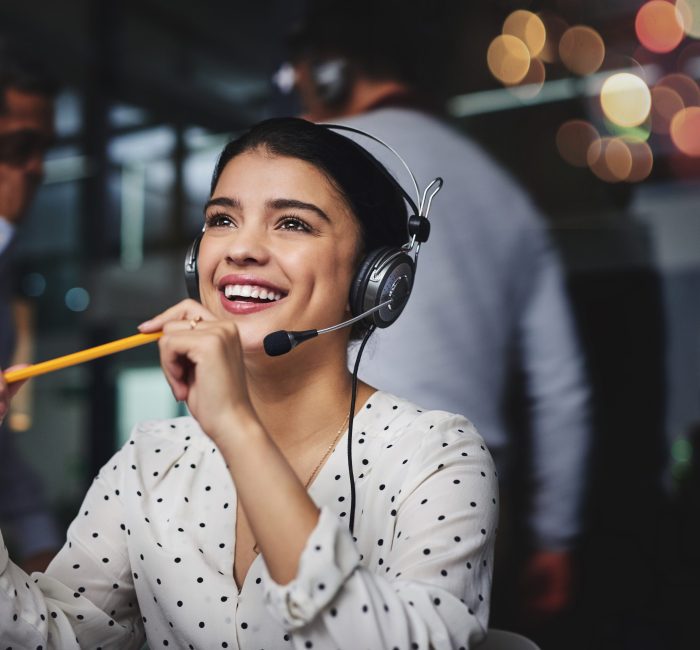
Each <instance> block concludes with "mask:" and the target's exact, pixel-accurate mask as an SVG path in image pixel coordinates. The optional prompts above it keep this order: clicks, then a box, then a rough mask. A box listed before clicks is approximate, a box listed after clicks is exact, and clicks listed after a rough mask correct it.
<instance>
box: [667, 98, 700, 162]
mask: <svg viewBox="0 0 700 650" xmlns="http://www.w3.org/2000/svg"><path fill="white" fill-rule="evenodd" d="M671 140H673V144H675V145H676V147H677V148H678V149H679V151H681V152H682V153H684V154H685V155H686V156H692V157H699V156H700V107H698V106H690V107H689V108H684V109H683V110H681V111H679V112H678V113H676V115H675V116H674V117H673V120H672V121H671Z"/></svg>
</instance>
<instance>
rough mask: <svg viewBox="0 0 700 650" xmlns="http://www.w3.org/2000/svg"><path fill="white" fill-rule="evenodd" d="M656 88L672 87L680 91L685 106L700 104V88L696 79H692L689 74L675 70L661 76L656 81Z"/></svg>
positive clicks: (677, 91)
mask: <svg viewBox="0 0 700 650" xmlns="http://www.w3.org/2000/svg"><path fill="white" fill-rule="evenodd" d="M655 87H656V88H661V87H665V88H670V89H671V90H674V91H675V92H676V93H678V96H679V97H680V98H681V99H682V100H683V106H684V107H685V108H688V107H689V106H700V88H699V87H698V84H697V83H696V82H695V80H694V79H691V78H690V77H689V76H688V75H687V74H682V73H680V72H673V73H671V74H667V75H666V76H665V77H661V79H659V80H658V81H657V82H656V86H655Z"/></svg>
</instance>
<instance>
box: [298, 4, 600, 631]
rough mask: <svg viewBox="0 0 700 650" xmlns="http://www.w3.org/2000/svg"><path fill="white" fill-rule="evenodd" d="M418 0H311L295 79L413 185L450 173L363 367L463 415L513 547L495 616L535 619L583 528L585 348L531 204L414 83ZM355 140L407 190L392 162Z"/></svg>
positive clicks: (323, 110) (557, 595)
mask: <svg viewBox="0 0 700 650" xmlns="http://www.w3.org/2000/svg"><path fill="white" fill-rule="evenodd" d="M447 4H449V3H447ZM414 5H415V3H408V4H407V3H405V2H404V3H398V2H394V1H393V0H381V1H379V2H359V3H358V2H352V3H348V2H339V1H336V2H323V3H316V4H313V3H312V4H311V6H310V8H309V10H308V12H307V15H306V18H305V19H304V21H303V22H302V23H301V25H300V26H299V27H298V29H297V30H296V31H295V33H294V35H293V37H292V39H291V54H292V65H293V70H294V79H295V84H296V90H297V92H298V94H299V96H300V99H301V101H302V104H303V108H304V110H305V115H304V116H305V117H307V118H308V119H311V120H314V121H330V122H341V123H342V124H346V125H351V126H353V127H355V128H359V129H362V130H365V131H368V132H369V133H371V134H373V135H375V136H378V137H379V138H382V139H384V140H385V141H386V142H388V143H390V144H391V145H392V146H393V147H395V148H396V149H397V151H398V152H399V153H400V154H401V155H402V156H403V157H404V158H405V160H406V161H407V163H408V165H409V167H410V168H411V170H412V171H413V173H414V174H415V175H416V177H417V179H418V183H419V185H420V186H421V188H425V187H426V186H427V184H428V183H429V182H430V181H431V180H432V179H433V178H434V177H435V176H436V175H440V176H442V177H443V178H444V180H445V185H444V189H443V190H442V191H441V193H440V194H439V195H438V196H437V198H436V199H435V202H434V206H433V209H432V212H431V222H432V224H433V227H432V233H431V237H430V240H429V242H428V243H427V244H426V245H425V246H424V247H423V248H422V249H421V254H420V263H419V269H418V271H417V274H416V283H415V286H414V289H413V293H412V297H411V300H410V301H409V303H408V306H407V307H406V310H405V313H404V314H403V315H402V317H401V318H400V319H399V320H398V321H397V322H396V324H395V325H392V327H391V328H389V329H387V330H378V331H377V332H376V333H375V335H374V337H375V338H376V341H375V342H374V349H373V350H370V351H369V354H367V355H366V356H365V359H364V360H363V364H362V366H361V368H360V375H361V377H362V378H363V379H364V380H365V381H368V382H369V383H370V384H373V385H377V386H381V387H382V388H383V389H385V390H389V391H391V392H394V393H396V394H399V395H407V396H408V397H409V398H410V399H412V400H415V401H416V402H417V403H421V404H424V405H425V406H426V407H428V408H443V409H445V410H449V411H453V412H459V413H463V414H465V415H466V416H467V417H469V418H470V419H471V420H472V421H473V422H474V424H475V425H476V427H477V429H478V430H479V431H480V433H481V435H482V436H483V437H484V439H485V440H486V442H487V444H488V446H489V448H490V450H491V453H492V454H493V456H494V459H495V461H496V464H497V466H498V469H499V475H500V480H501V493H502V504H501V505H502V515H503V516H502V524H501V535H500V538H501V540H500V543H501V551H503V548H504V547H507V548H508V551H507V552H505V553H504V552H502V553H501V557H502V558H506V557H507V558H509V559H510V561H513V559H514V558H515V559H517V558H521V561H520V562H519V563H517V566H518V568H517V569H513V570H512V571H509V570H508V569H507V567H506V566H505V565H506V563H505V562H504V563H503V565H502V566H500V567H499V565H498V563H497V565H496V588H495V592H494V614H495V620H494V623H495V624H497V625H501V626H502V625H508V626H513V621H514V620H515V618H514V617H515V616H517V615H520V616H525V617H526V618H527V620H529V621H533V620H543V621H545V622H546V621H547V620H551V619H552V617H556V616H557V615H559V614H562V613H563V612H565V611H566V609H567V608H568V607H569V606H570V604H571V598H572V593H573V585H572V580H573V576H572V573H573V567H572V550H573V548H574V546H575V542H576V540H577V538H578V537H579V536H580V534H581V531H582V521H581V510H582V508H581V506H582V495H583V491H584V467H585V460H586V454H587V449H588V439H589V432H588V415H587V401H588V389H587V385H586V380H585V373H584V368H583V361H582V358H581V354H580V351H579V345H578V342H577V338H576V334H575V330H574V324H573V322H572V317H571V315H570V311H569V307H568V304H567V299H566V296H565V290H564V286H563V278H562V271H561V268H560V265H559V261H558V258H557V255H556V253H555V251H554V250H553V248H552V244H551V242H550V239H549V237H548V234H547V232H546V229H545V226H544V224H543V222H542V220H541V218H540V215H539V214H538V213H537V210H536V208H535V207H534V206H533V205H532V204H531V202H530V201H529V199H528V197H527V196H526V195H525V194H524V193H523V191H522V190H521V189H520V188H519V187H518V186H517V185H516V183H515V182H514V181H513V180H512V179H511V178H510V177H509V176H508V175H507V174H506V173H505V172H504V171H503V170H502V169H501V168H499V167H498V166H497V165H496V164H495V163H494V161H492V160H491V159H490V157H489V156H488V155H486V154H485V153H484V152H483V151H482V150H481V149H480V148H479V147H478V146H477V145H476V144H475V143H474V142H472V141H470V140H468V139H467V138H465V137H464V136H463V135H461V134H459V133H458V132H456V131H455V130H453V129H451V128H450V127H448V126H447V125H446V124H445V123H444V122H443V121H442V120H441V119H440V118H439V117H438V116H437V114H436V111H434V109H433V107H434V105H435V103H436V102H435V101H431V100H433V99H434V96H431V95H429V94H427V93H426V91H425V90H424V88H425V85H423V84H421V79H428V78H429V77H430V74H431V71H430V70H426V66H429V65H431V58H430V56H429V55H428V49H429V44H428V42H427V41H426V38H424V36H425V28H426V24H428V22H429V18H430V17H429V16H428V13H429V9H430V8H429V7H426V6H425V5H422V6H421V7H420V8H418V7H417V6H414ZM438 5H442V6H443V7H444V6H446V3H438ZM411 7H414V9H415V11H413V12H412V11H411ZM433 9H434V8H433ZM442 18H446V19H447V20H449V18H450V17H449V15H447V16H443V17H442ZM421 30H422V34H421ZM430 36H431V38H432V40H433V42H435V39H438V40H439V39H441V38H443V37H444V35H443V34H440V33H433V34H432V35H430ZM440 65H442V66H449V60H444V61H442V62H441V63H440ZM433 68H434V71H435V66H433ZM356 139H357V140H358V142H359V143H360V144H361V145H362V146H364V147H366V148H367V149H369V150H370V151H371V152H372V153H373V154H374V155H375V156H376V157H378V158H379V159H380V160H382V162H384V164H386V165H387V166H388V167H389V168H390V169H392V170H393V171H394V174H395V176H396V178H397V179H398V180H399V181H400V182H401V183H402V184H403V185H404V187H406V188H408V187H409V184H408V182H407V177H406V172H405V170H403V169H401V168H400V165H397V162H396V160H394V159H393V158H392V157H391V156H390V155H387V153H386V152H385V151H383V149H382V148H381V147H374V146H372V143H370V144H368V143H367V141H366V139H364V138H361V137H358V138H356ZM416 370H417V372H416ZM516 373H517V375H518V376H521V377H522V378H523V382H522V384H523V386H524V390H523V394H524V395H525V398H526V399H525V404H526V408H525V413H526V418H525V422H524V423H522V424H524V426H513V423H512V422H511V420H512V418H511V413H510V412H509V410H508V409H507V408H506V405H507V404H508V401H509V400H508V395H509V391H510V390H511V388H512V386H513V378H514V376H516ZM523 449H527V450H528V456H529V462H528V463H527V465H526V467H525V470H524V472H523V464H524V461H523V454H521V453H520V452H521V450H523ZM515 470H519V471H520V472H521V473H523V475H524V476H525V479H526V485H527V486H528V487H529V488H530V493H529V498H528V499H527V500H522V499H515V498H513V495H512V494H511V492H512V491H513V490H512V484H513V481H512V477H513V476H514V471H515ZM521 508H523V509H524V510H525V515H524V517H523V518H524V521H525V528H526V530H527V534H528V535H527V541H524V540H521V539H515V537H516V536H517V534H516V532H515V531H516V530H517V526H516V525H514V524H513V523H512V522H513V521H517V520H518V517H517V516H515V515H516V514H517V515H520V514H521V512H520V510H521ZM516 509H517V510H518V512H517V513H516V512H514V511H515V510H516ZM497 557H498V554H497ZM499 576H500V577H499ZM499 580H500V583H499ZM512 597H515V602H511V600H512ZM499 603H500V605H499ZM509 608H514V611H516V612H517V614H515V613H514V611H510V609H509Z"/></svg>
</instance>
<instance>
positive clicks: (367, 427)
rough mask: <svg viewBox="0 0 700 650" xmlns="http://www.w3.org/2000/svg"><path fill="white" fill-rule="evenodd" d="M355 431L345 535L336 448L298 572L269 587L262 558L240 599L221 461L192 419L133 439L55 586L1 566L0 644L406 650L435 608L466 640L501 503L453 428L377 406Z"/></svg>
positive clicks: (341, 464) (74, 529)
mask: <svg viewBox="0 0 700 650" xmlns="http://www.w3.org/2000/svg"><path fill="white" fill-rule="evenodd" d="M355 430H356V432H357V435H356V437H355V438H354V440H355V442H356V444H354V445H353V454H354V468H355V472H356V487H357V502H356V507H357V513H356V524H355V537H356V539H353V538H352V537H351V536H350V534H349V532H348V530H347V518H348V517H347V512H348V506H349V502H350V494H349V483H348V474H347V464H346V459H345V447H344V444H343V443H344V439H342V440H341V443H340V445H339V446H338V448H337V449H336V451H335V452H334V453H333V454H331V456H330V457H329V459H328V461H327V463H326V465H325V466H324V467H323V468H322V469H321V471H320V473H319V474H318V476H317V478H316V480H315V482H314V484H313V485H312V486H311V493H312V496H313V498H314V500H315V501H316V502H317V503H318V504H319V505H320V506H321V519H320V521H319V524H318V526H317V527H316V528H315V530H314V531H313V533H312V535H311V537H310V539H309V541H308V543H307V545H306V548H305V550H304V553H303V556H302V560H303V561H302V562H301V563H300V567H301V568H300V574H299V575H298V576H297V577H296V578H295V579H294V580H292V581H291V582H290V583H288V584H286V585H278V584H276V583H274V582H273V581H272V580H271V578H270V577H269V575H268V574H267V570H266V568H265V565H264V563H263V562H262V557H261V556H258V558H257V559H256V560H255V561H254V562H253V564H252V565H251V567H250V570H249V574H248V576H247V578H246V580H245V583H244V584H243V585H242V591H241V596H239V590H238V587H237V586H236V584H235V583H234V581H233V576H232V571H231V568H232V564H233V553H234V548H235V517H236V508H235V503H236V495H235V491H234V486H233V482H232V480H231V477H230V474H229V472H228V469H227V467H226V464H225V462H224V460H223V458H222V456H221V454H220V453H219V451H218V450H217V449H216V448H213V447H212V444H211V441H210V440H209V439H208V438H207V437H206V436H205V434H203V433H202V432H201V430H200V429H199V427H198V425H197V423H196V422H195V421H194V420H192V419H191V418H177V419H174V420H169V421H154V422H145V423H142V424H140V425H138V426H137V427H136V428H135V429H134V432H133V434H132V438H131V440H130V441H129V443H128V444H127V445H125V447H124V448H123V449H122V450H120V451H119V452H118V453H117V454H116V455H115V456H114V458H113V459H112V460H111V461H110V462H109V463H108V464H107V465H106V466H105V468H103V469H102V471H101V472H100V474H99V475H98V477H97V478H96V479H95V481H94V483H93V485H92V486H91V488H90V491H89V492H88V495H87V496H86V499H85V502H84V504H83V507H81V510H80V515H79V516H78V517H77V518H76V520H75V521H74V523H73V525H72V526H71V530H70V538H69V543H67V544H66V546H65V547H64V548H63V550H62V551H61V553H60V554H59V556H58V557H57V558H56V560H55V562H54V563H53V565H52V567H51V572H50V576H47V577H44V576H40V577H38V579H37V580H36V582H32V581H27V579H26V576H24V574H23V573H21V572H20V570H19V569H18V568H17V567H15V566H14V565H13V564H11V563H10V564H8V569H7V570H6V571H5V572H4V573H3V574H0V587H1V588H0V630H5V629H7V630H11V633H12V634H13V635H15V636H14V637H13V638H17V637H16V634H21V635H24V636H23V637H22V638H26V639H27V640H28V647H48V644H47V635H48V632H49V630H50V632H51V635H52V637H51V638H52V642H53V644H54V645H55V646H56V647H65V648H77V647H92V648H102V647H122V646H123V647H126V646H127V645H129V643H130V642H131V637H130V634H131V632H130V630H132V629H137V630H145V631H147V632H148V637H149V641H150V645H151V647H188V648H192V649H194V648H229V647H240V648H241V649H242V650H255V649H258V650H259V649H260V648H286V647H288V648H292V647H303V648H324V647H327V640H328V638H329V637H328V635H329V633H330V634H331V636H332V638H334V639H347V642H348V644H349V645H347V648H353V649H354V648H356V647H385V643H387V641H386V640H387V639H388V640H389V641H388V643H390V645H389V646H388V647H393V646H394V645H396V647H400V648H405V647H411V646H410V645H408V646H407V645H406V630H407V629H408V626H407V623H406V618H405V616H406V614H405V612H406V609H407V607H410V608H411V613H412V616H416V615H417V616H418V617H419V619H422V620H423V621H425V625H426V626H427V625H429V624H428V621H430V620H435V616H436V614H435V613H428V612H429V610H437V616H439V618H440V619H441V620H442V621H443V623H444V624H445V625H446V626H447V627H448V628H449V630H450V636H451V637H452V638H454V639H462V640H463V641H461V642H460V643H461V644H466V641H467V639H468V638H469V636H470V634H471V633H472V631H473V630H476V629H478V627H479V625H482V626H485V625H486V620H485V616H486V613H487V610H488V594H489V589H490V571H491V566H492V562H491V555H492V546H493V531H494V530H495V522H496V517H497V507H498V506H497V503H496V501H497V498H496V497H497V495H496V486H495V482H494V481H495V478H494V471H493V466H492V463H491V460H490V457H489V455H488V452H487V451H486V450H485V449H483V447H482V445H483V443H482V441H481V439H480V438H479V437H478V436H477V435H476V434H475V432H474V431H473V428H472V427H471V425H469V423H468V422H466V421H465V420H464V418H462V417H458V416H450V415H448V414H445V413H442V412H431V411H422V410H421V409H418V408H416V407H415V406H413V405H412V404H410V403H408V402H405V401H403V400H400V399H397V398H395V397H393V396H391V395H389V394H387V393H381V392H379V393H375V394H374V395H373V396H372V397H371V398H370V400H369V401H368V402H367V404H365V406H364V408H362V409H361V410H360V413H359V414H358V416H357V417H356V419H355ZM0 546H2V550H0V566H1V565H2V564H3V554H4V555H6V554H7V551H6V549H5V548H4V544H0ZM49 581H50V582H51V590H52V596H53V598H54V600H52V601H51V606H50V608H48V609H47V608H43V607H42V606H41V602H42V600H41V591H42V590H44V589H48V588H49ZM57 583H62V584H63V585H65V588H62V587H60V585H59V587H56V584H57ZM11 585H12V586H11ZM61 589H64V591H63V592H61ZM57 590H58V593H57ZM37 603H38V604H39V608H38V609H37V610H34V608H35V607H37ZM97 604H99V606H100V607H101V609H100V607H98V605H97ZM19 612H22V615H21V616H20V615H19ZM470 612H471V613H470ZM270 613H272V614H273V618H271V617H270ZM33 621H37V622H38V623H40V624H37V625H35V624H34V623H33ZM358 621H361V623H362V624H361V625H358V624H357V623H358ZM414 625H415V619H414ZM414 625H412V626H410V629H415V628H414ZM12 626H15V627H14V628H13V627H12ZM426 634H427V638H428V639H429V638H430V630H429V629H426ZM394 637H395V638H394ZM76 639H77V641H76ZM0 640H4V639H3V638H2V633H1V632H0ZM410 641H411V643H413V642H414V641H413V640H410ZM76 643H77V645H76ZM32 644H33V645H32ZM3 647H5V646H3ZM426 647H427V646H426ZM343 648H345V646H343Z"/></svg>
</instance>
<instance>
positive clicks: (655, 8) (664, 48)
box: [634, 0, 685, 54]
mask: <svg viewBox="0 0 700 650" xmlns="http://www.w3.org/2000/svg"><path fill="white" fill-rule="evenodd" d="M634 28H635V31H636V32H637V38H638V39H639V42H640V43H641V44H642V45H643V46H644V47H646V48H647V49H648V50H651V51H652V52H657V53H659V54H662V53H665V52H670V51H671V50H674V49H675V48H676V47H678V45H679V43H680V42H681V41H682V40H683V38H684V36H685V30H684V29H683V17H682V16H681V12H680V11H678V9H677V8H676V6H675V5H674V4H672V3H670V2H666V1H665V0H651V2H647V3H646V4H643V5H642V6H641V7H640V9H639V11H638V12H637V17H636V19H635V21H634Z"/></svg>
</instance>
